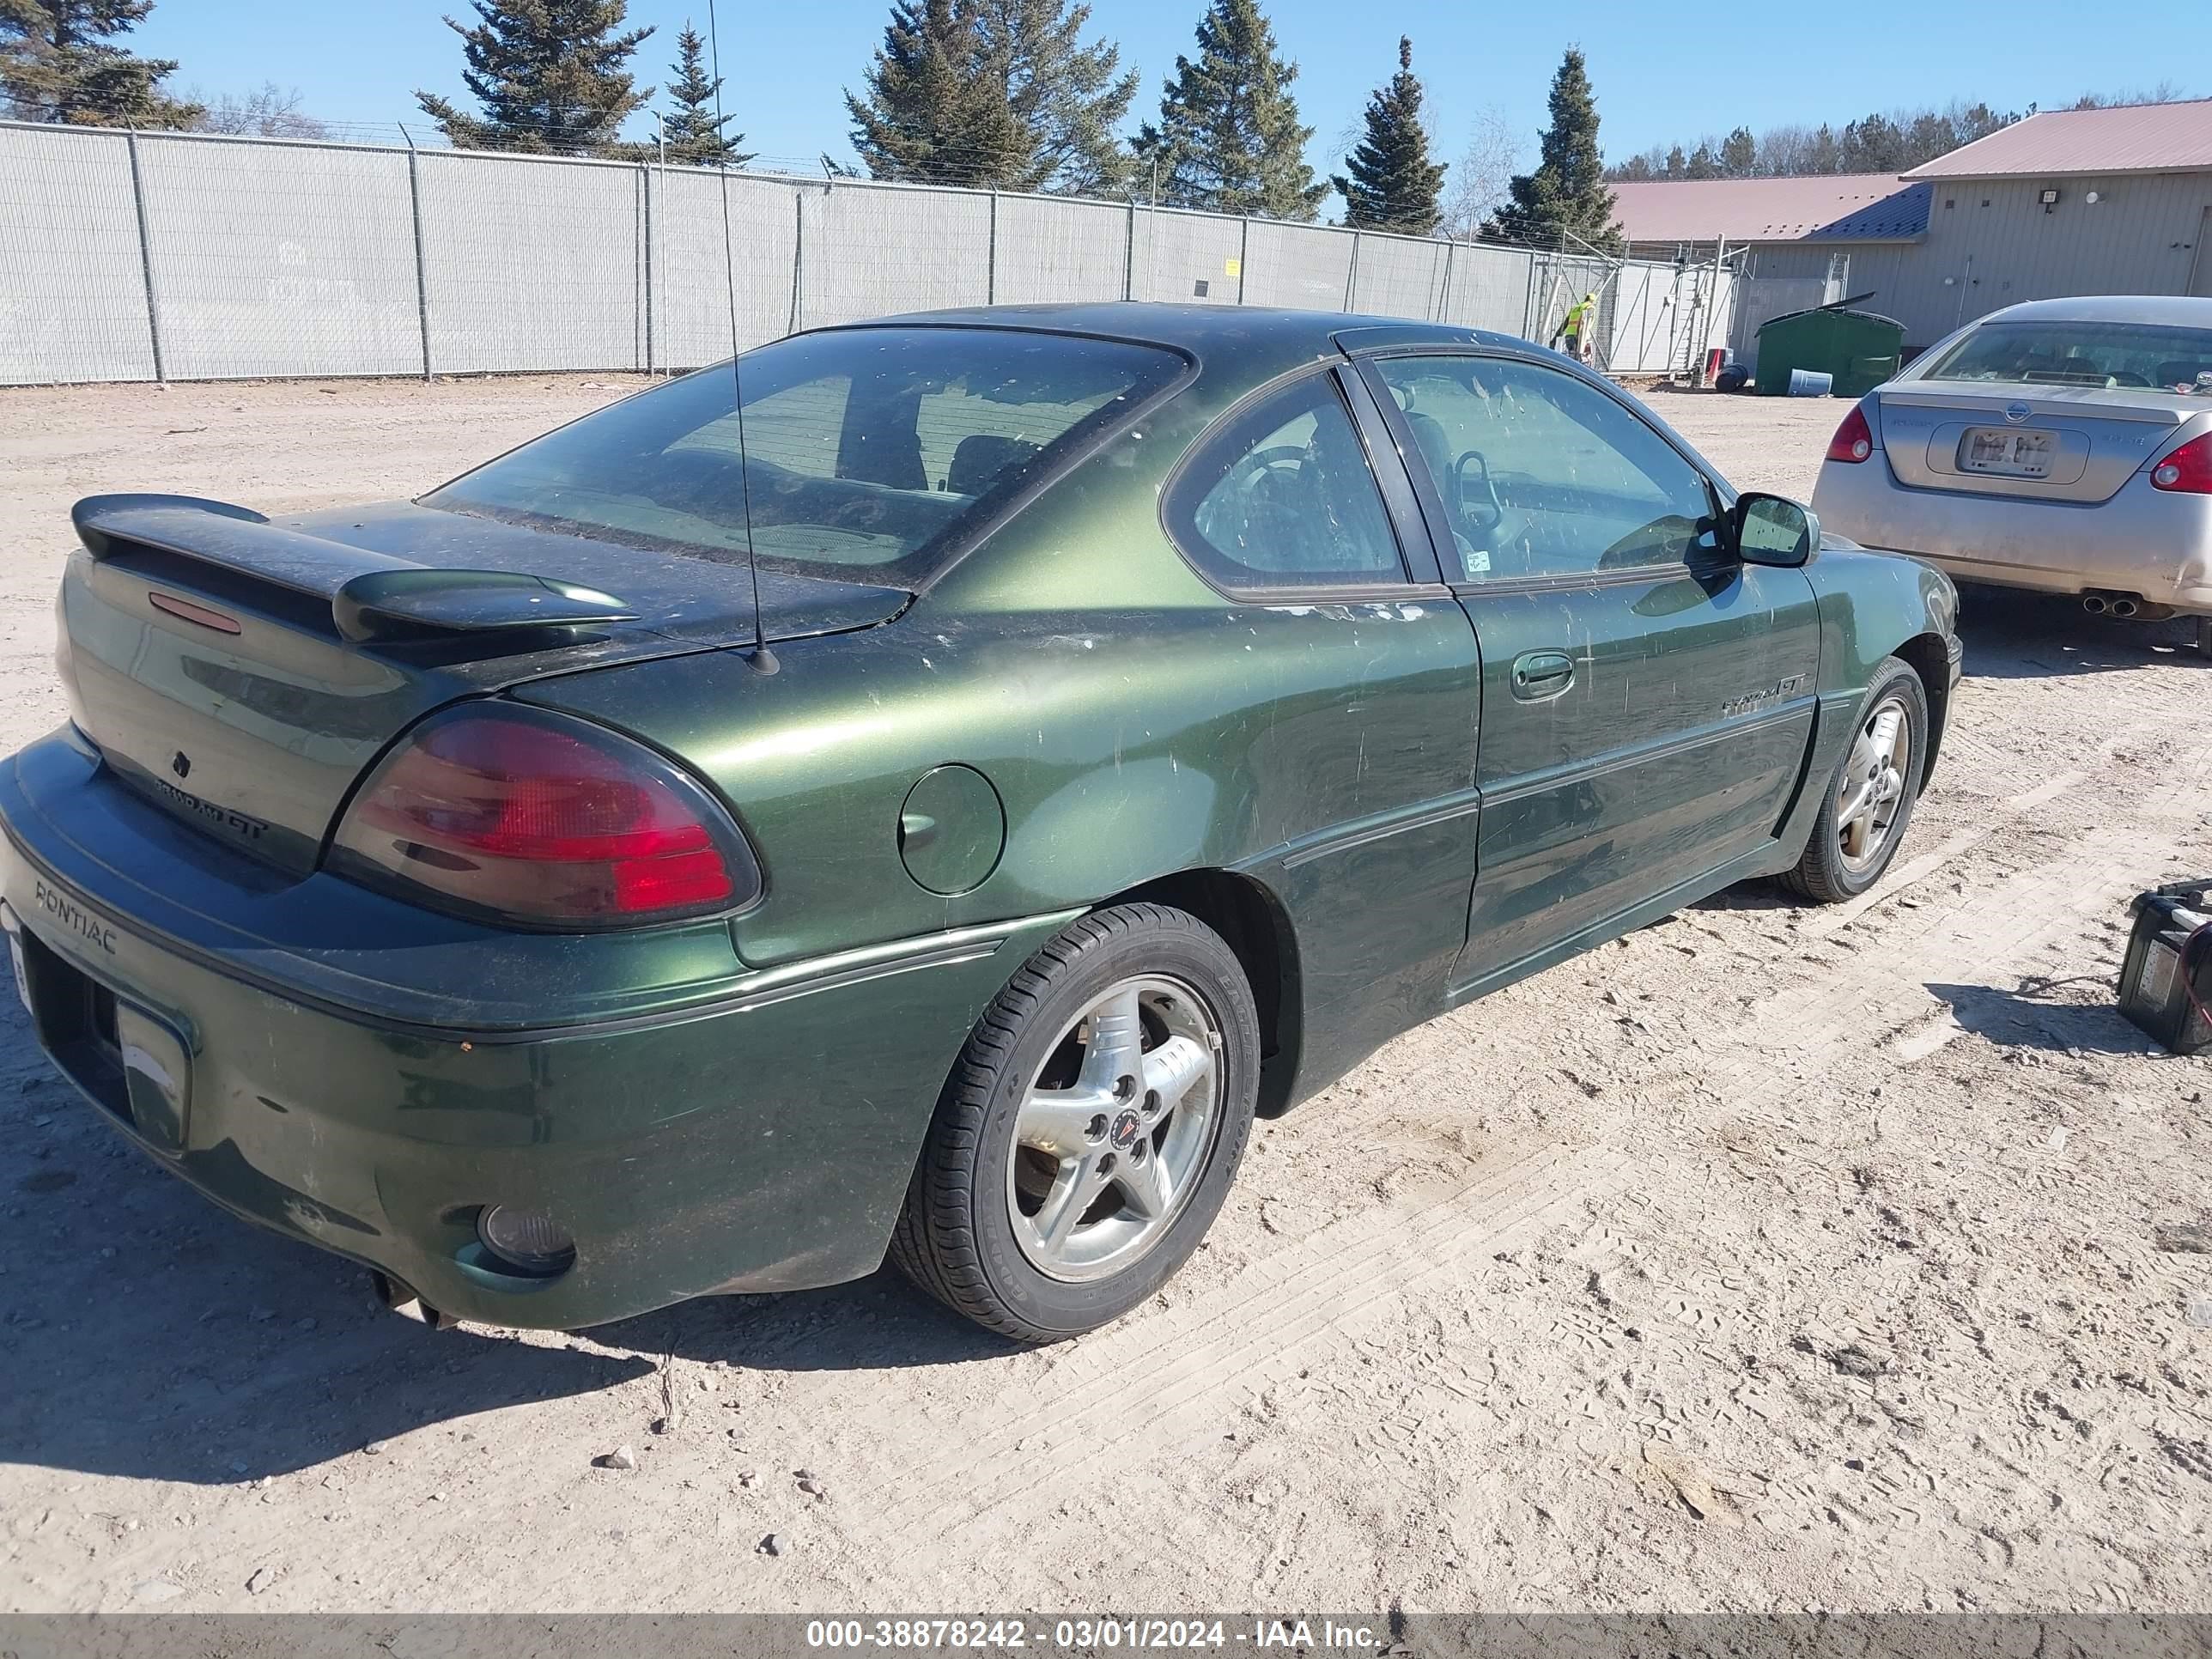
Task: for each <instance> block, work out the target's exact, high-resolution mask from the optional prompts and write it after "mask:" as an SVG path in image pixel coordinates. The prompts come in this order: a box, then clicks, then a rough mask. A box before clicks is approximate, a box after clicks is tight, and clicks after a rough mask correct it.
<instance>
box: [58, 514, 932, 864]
mask: <svg viewBox="0 0 2212 1659" xmlns="http://www.w3.org/2000/svg"><path fill="white" fill-rule="evenodd" d="M72 516H73V518H74V519H75V520H76V526H77V532H78V535H79V538H80V539H82V542H83V543H84V550H83V551H82V552H80V553H78V554H76V555H75V556H72V557H71V559H70V562H69V568H68V569H67V571H66V572H65V574H64V577H63V581H62V593H61V607H60V608H61V616H60V624H61V628H60V635H61V651H60V659H61V660H60V665H61V671H62V678H63V681H64V685H65V686H66V688H67V690H68V692H69V696H70V712H71V714H72V716H73V717H74V719H75V720H76V725H77V726H78V727H79V729H80V730H82V732H84V734H85V736H86V737H88V738H90V739H91V741H92V742H93V743H94V744H95V745H96V746H97V747H98V748H99V749H100V753H101V755H102V756H103V757H105V759H106V762H107V763H108V765H109V766H110V768H111V769H112V770H113V771H114V773H115V774H116V775H118V777H119V778H121V779H122V780H124V781H125V783H126V784H128V785H129V786H130V787H132V788H133V789H135V790H137V792H138V793H140V794H142V795H143V796H144V797H145V798H146V799H149V800H151V801H152V802H154V803H155V804H156V805H159V806H160V807H161V809H162V810H163V811H167V812H168V813H170V814H171V815H173V816H174V817H177V818H178V819H179V820H180V821H182V822H184V823H190V824H192V825H194V826H196V827H197V828H199V829H203V830H204V831H205V832H206V833H208V834H209V835H210V836H214V837H216V839H218V840H221V841H223V842H227V843H228V844H230V845H232V846H234V847H235V848H239V849H240V850H241V851H243V852H246V853H247V854H251V855H252V856H253V857H255V858H257V859H258V860H262V861H263V862H264V863H266V864H269V865H270V866H275V867H276V868H277V869H280V870H283V871H286V872H290V873H292V874H295V875H304V874H306V873H307V872H309V871H311V870H313V868H314V866H315V864H316V861H317V860H318V858H319V855H320V851H321V848H322V844H323V842H324V839H325V836H326V835H327V834H328V833H329V831H330V829H331V822H332V819H333V818H334V817H335V816H336V814H337V810H338V808H339V806H340V805H341V804H342V803H343V800H344V799H345V798H346V795H347V793H348V792H349V790H350V789H351V787H352V786H353V783H354V781H355V780H356V778H357V777H359V776H360V775H361V774H362V770H363V769H365V768H366V767H367V766H368V764H369V763H371V762H372V761H373V760H374V759H375V758H376V757H377V756H378V755H379V754H380V753H381V752H382V750H384V748H385V746H386V744H388V743H390V741H391V740H392V738H394V737H395V736H397V735H398V733H399V732H402V731H404V729H405V728H406V727H407V726H410V725H412V724H413V723H414V722H415V721H416V720H417V719H419V718H420V717H421V716H422V715H423V714H428V712H429V711H430V710H431V709H433V708H437V707H439V706H440V705H441V704H444V703H447V702H452V701H453V700H454V699H455V698H457V697H464V696H481V695H483V694H485V693H488V692H493V691H497V690H504V689H505V688H507V687H509V686H512V685H516V684H521V683H523V682H525V681H528V680H533V679H539V678H545V677H547V676H550V675H556V674H571V673H575V672H578V671H582V670H586V669H591V668H597V667H601V666H604V665H609V664H612V663H622V662H635V661H637V660H639V659H644V658H649V657H659V656H671V655H676V654H679V653H686V652H692V651H699V650H707V649H714V648H717V647H730V646H742V645H747V644H750V642H751V641H752V637H753V606H752V589H751V583H750V580H749V578H748V574H747V572H746V570H745V568H744V562H742V560H740V561H738V562H733V563H724V562H714V561H705V560H701V559H697V558H684V557H677V556H671V555H668V554H665V553H661V552H658V551H655V550H651V549H647V548H633V547H628V546H622V545H617V544H613V543H610V542H605V541H599V540H586V539H584V538H579V537H575V536H570V535H561V534H556V533H553V532H545V531H538V530H533V529H528V528H524V527H521V526H515V525H513V524H508V523H505V522H501V521H495V520H489V519H483V518H477V517H473V516H467V515H463V514H459V513H451V512H445V511H440V510H437V509H434V508H428V507H420V506H416V505H415V504H412V503H409V502H398V503H392V504H388V505H380V506H375V507H347V508H339V509H334V510H331V511H328V512H320V513H306V514H301V515H297V516H294V517H289V518H286V519H283V520H275V521H272V520H268V519H264V518H263V517H262V516H261V515H260V514H258V513H252V512H250V511H248V510H247V509H246V508H242V507H231V506H228V505H227V504H225V503H222V502H216V501H197V500H194V499H192V498H190V497H185V496H149V495H107V496H94V497H92V498H90V499H88V500H87V501H80V502H79V503H78V504H77V506H76V508H75V510H74V512H73V513H72ZM911 597H912V596H911V595H910V594H909V593H908V592H906V591H904V590H903V589H898V588H890V587H878V586H871V585H869V584H866V583H862V582H843V581H831V580H818V579H815V578H810V577H802V576H794V575H788V574H782V573H779V572H774V571H768V570H763V571H762V572H761V573H760V613H761V625H762V630H763V634H764V635H765V636H766V637H767V638H768V639H769V640H771V641H783V640H792V639H799V638H804V637H806V636H808V635H817V634H827V633H838V632H843V631H846V630H848V629H856V628H866V627H869V626H872V624H874V623H879V622H884V621H887V620H889V619H890V617H895V616H896V615H897V614H898V613H899V611H901V610H902V609H903V608H904V607H905V605H907V603H908V600H909V599H911Z"/></svg>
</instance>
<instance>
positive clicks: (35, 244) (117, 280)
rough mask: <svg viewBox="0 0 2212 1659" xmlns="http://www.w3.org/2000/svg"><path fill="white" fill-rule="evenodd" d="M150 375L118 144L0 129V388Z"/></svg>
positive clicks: (134, 219) (133, 221)
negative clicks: (48, 382)
mask: <svg viewBox="0 0 2212 1659" xmlns="http://www.w3.org/2000/svg"><path fill="white" fill-rule="evenodd" d="M153 378H154V343H153V336H152V335H151V333H150V332H149V331H148V329H147V325H146V277H145V270H144V267H143V264H141V263H140V253H139V246H138V213H137V208H136V206H134V205H133V204H132V202H131V155H130V149H129V147H128V144H127V142H126V141H125V138H124V137H123V135H122V134H121V133H119V132H73V131H68V130H66V129H64V128H60V127H48V128H45V129H40V128H32V127H0V385H7V386H21V385H26V384H34V383H43V382H46V381H54V380H152V379H153Z"/></svg>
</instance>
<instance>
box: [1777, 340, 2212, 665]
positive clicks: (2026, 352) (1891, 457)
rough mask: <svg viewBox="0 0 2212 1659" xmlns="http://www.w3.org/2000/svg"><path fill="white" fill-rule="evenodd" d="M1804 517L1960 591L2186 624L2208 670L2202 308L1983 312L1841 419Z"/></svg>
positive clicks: (2210, 407)
mask: <svg viewBox="0 0 2212 1659" xmlns="http://www.w3.org/2000/svg"><path fill="white" fill-rule="evenodd" d="M1813 506H1814V510H1815V511H1816V512H1817V513H1819V514H1820V521H1821V525H1822V527H1823V528H1824V529H1829V530H1834V531H1838V532H1841V533H1842V534H1844V535H1845V536H1849V537H1850V538H1852V539H1853V540H1855V541H1860V542H1864V543H1867V544H1869V545H1871V546H1875V547H1887V548H1895V549H1897V550H1899V551H1900V552H1905V553H1911V554H1916V555H1917V556H1919V557H1921V558H1923V559H1925V560H1927V561H1928V562H1929V563H1931V564H1935V565H1938V566H1941V567H1942V568H1943V569H1944V570H1946V571H1948V572H1949V573H1950V574H1952V575H1953V576H1954V577H1955V578H1957V579H1958V580H1961V581H1973V582H1990V583H1994V584H1996V585H1997V586H2005V587H2026V588H2034V589H2037V590H2039V591H2041V592H2050V593H2069V594H2079V595H2080V596H2081V603H2082V605H2083V606H2084V607H2085V608H2086V609H2087V610H2089V611H2093V612H2095V613H2096V614H2098V615H2100V616H2112V617H2122V618H2130V617H2132V618H2137V619H2140V620H2142V621H2146V622H2149V621H2158V620H2160V619H2162V618H2165V617H2174V616H2188V617H2196V618H2197V649H2198V650H2199V651H2201V652H2203V653H2206V654H2208V655H2212V299H2183V298H2100V299H2080V300H2037V301H2031V302H2030V303H2028V304H2027V305H2017V306H2008V307H2006V308H2005V309H2004V310H2002V311H1997V312H1992V313H1990V315H1988V316H1987V317H1984V318H1983V319H1981V320H1980V321H1978V322H1977V323H1974V324H1972V325H1969V326H1968V327H1966V328H1964V329H1961V330H1960V331H1959V332H1958V333H1956V334H1954V335H1952V336H1951V337H1949V338H1948V339H1946V340H1944V341H1943V342H1942V343H1940V344H1938V345H1936V347H1934V348H1933V349H1930V350H1929V351H1927V352H1925V353H1924V354H1923V355H1922V356H1920V357H1919V358H1917V360H1915V361H1914V362H1913V363H1912V364H1911V367H1909V368H1906V369H1905V372H1904V373H1903V374H1899V375H1898V376H1897V377H1896V378H1895V379H1894V380H1889V381H1887V382H1886V383H1885V384H1883V385H1882V386H1878V387H1876V388H1875V390H1874V391H1873V392H1869V393H1868V394H1867V396H1866V397H1865V398H1863V399H1862V400H1861V401H1860V402H1859V403H1858V404H1857V406H1856V407H1855V408H1853V409H1852V410H1851V412H1850V414H1849V415H1847V416H1844V422H1843V424H1842V426H1840V427H1838V428H1837V430H1836V435H1835V438H1834V440H1833V441H1832V442H1831V443H1830V444H1829V446H1828V455H1827V459H1826V460H1825V461H1824V462H1823V463H1822V464H1821V466H1820V483H1818V484H1817V485H1816V486H1815V487H1814V492H1813Z"/></svg>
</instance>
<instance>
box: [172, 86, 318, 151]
mask: <svg viewBox="0 0 2212 1659" xmlns="http://www.w3.org/2000/svg"><path fill="white" fill-rule="evenodd" d="M190 96H191V101H192V102H194V103H197V104H204V105H205V106H206V108H205V111H204V113H203V114H202V115H201V116H200V118H199V119H198V120H197V122H195V123H194V124H193V126H194V129H195V130H196V131H200V132H229V133H242V134H245V135H246V136H248V137H256V138H327V137H330V130H329V129H328V128H326V127H325V126H324V125H323V124H322V123H321V122H320V121H318V120H316V119H315V118H314V117H313V116H312V115H302V114H301V113H300V106H301V103H302V102H303V101H304V100H302V99H301V95H300V89H299V88H297V87H293V88H289V89H287V88H283V87H280V86H278V85H277V84H276V82H274V81H264V82H262V83H261V84H260V86H259V87H258V88H255V89H254V90H253V91H252V92H247V93H235V92H226V93H224V94H222V95H221V96H219V97H214V98H210V97H208V96H206V95H205V94H203V93H200V92H198V91H197V90H195V91H194V92H193V93H191V94H190Z"/></svg>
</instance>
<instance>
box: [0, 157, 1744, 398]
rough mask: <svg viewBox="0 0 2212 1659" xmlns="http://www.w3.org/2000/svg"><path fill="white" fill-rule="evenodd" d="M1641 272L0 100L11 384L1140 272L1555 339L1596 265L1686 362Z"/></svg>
mask: <svg viewBox="0 0 2212 1659" xmlns="http://www.w3.org/2000/svg"><path fill="white" fill-rule="evenodd" d="M1632 278H1633V282H1634V284H1635V292H1636V293H1637V294H1638V295H1639V296H1646V295H1648V293H1649V291H1650V290H1651V289H1653V286H1654V285H1655V284H1663V283H1672V282H1674V281H1675V280H1676V276H1675V273H1674V270H1672V268H1670V267H1667V266H1664V265H1656V264H1641V263H1640V262H1634V261H1632V262H1628V263H1626V264H1622V263H1621V262H1618V261H1611V262H1608V261H1592V260H1589V259H1587V258H1579V257H1574V256H1563V255H1558V254H1547V253H1536V252H1530V251H1528V250H1526V249H1522V248H1514V247H1501V246H1492V245H1490V244H1477V243H1467V242H1448V241H1440V240H1425V239H1422V238H1417V237H1408V236H1395V235H1384V234H1378V233H1375V232H1361V231H1351V230H1343V229H1338V228H1331V227H1325V226H1318V225H1293V224H1283V223H1279V222H1273V221H1269V220H1261V219H1237V218H1230V217H1225V216H1220V215H1217V214H1207V213H1198V212H1190V211H1187V210H1178V209H1170V208H1160V207H1153V206H1151V205H1148V204H1145V203H1141V202H1118V203H1117V202H1101V201H1085V200H1075V199H1070V198H1066V197H1043V196H1022V195H1012V194H1005V193H1000V192H996V191H977V190H959V189H946V188H938V187H931V186H921V185H881V184H875V183H872V182H867V181H863V180H857V179H842V178H839V179H811V178H803V177H793V176H783V175H775V174H768V173H757V172H738V173H718V172H711V171H702V170H697V169H690V168H684V167H662V166H659V165H656V164H653V163H651V162H645V163H633V162H628V161H580V160H565V159H553V158H546V157H538V156H523V155H489V154H478V153H474V152H466V151H455V150H445V149H421V150H417V149H410V148H398V147H392V146H382V145H366V144H344V143H321V142H311V141H307V140H294V139H273V138H241V137H218V136H214V135H208V134H182V133H148V132H119V131H88V130H82V129H65V128H59V127H54V126H46V125H27V124H21V123H12V122H0V385H26V384H46V383H52V382H63V381H87V380H240V379H262V378H278V377H286V376H298V375H374V374H422V375H431V374H483V373H499V372H522V371H532V370H552V369H596V370H602V371H604V370H619V369H629V370H647V371H652V370H664V369H675V368H696V367H697V366H698V365H700V364H702V363H706V362H714V361H715V360H717V359H719V358H720V357H723V356H727V355H728V354H729V353H730V351H731V350H732V349H733V347H734V348H737V349H744V348H746V347H750V346H753V345H757V344H758V343H761V342H763V341H765V340H771V339H775V338H777V337H781V336H782V335H784V334H786V333H788V332H790V331H793V330H794V329H799V328H805V327H812V326H817V325H823V324H830V323H840V322H848V321H851V320H853V319H858V318H864V317H873V316H879V315H882V314H884V313H890V312H899V311H915V310H921V309H926V308H929V307H941V306H969V305H987V304H1021V303H1043V302H1053V301H1093V300H1121V299H1131V300H1162V301H1169V300H1172V301H1185V302H1189V303H1195V304H1203V305H1269V306H1296V307H1308V308H1311V309H1316V310H1327V311H1357V312H1363V313H1370V314H1374V315H1378V316H1389V317H1408V318H1417V319H1423V320H1428V321H1437V322H1448V323H1455V324H1459V325H1465V326H1468V327H1473V328H1483V329H1491V330H1495V331H1499V332H1501V333H1506V334H1518V335H1523V336H1526V337H1529V338H1532V339H1539V340H1541V339H1544V338H1546V337H1547V333H1548V331H1549V329H1550V328H1551V327H1552V326H1553V325H1556V323H1557V321H1558V317H1557V315H1555V314H1554V313H1556V312H1558V311H1559V310H1561V309H1562V308H1563V305H1564V303H1570V302H1571V301H1561V299H1560V296H1561V295H1565V293H1566V292H1567V290H1568V289H1571V288H1576V285H1577V284H1578V283H1588V284H1589V287H1591V288H1595V289H1602V290H1603V292H1604V293H1605V295H1607V298H1606V301H1605V303H1604V304H1603V305H1602V306H1601V330H1600V334H1599V339H1598V345H1599V351H1598V362H1599V363H1600V365H1601V366H1607V367H1613V368H1616V370H1618V371H1626V370H1631V369H1633V370H1644V369H1646V368H1650V369H1652V370H1663V369H1666V368H1673V367H1680V364H1679V362H1674V361H1673V360H1674V359H1675V358H1677V357H1679V356H1680V353H1679V352H1678V351H1677V350H1676V349H1675V345H1674V342H1673V341H1671V340H1669V341H1668V343H1666V344H1665V345H1663V346H1658V347H1656V348H1655V345H1654V343H1653V340H1652V338H1651V334H1652V330H1651V327H1650V322H1649V319H1648V318H1647V319H1646V320H1645V322H1644V325H1642V327H1641V330H1640V332H1639V331H1630V335H1629V336H1628V337H1632V338H1633V339H1634V340H1635V341H1636V345H1635V349H1634V350H1633V352H1632V353H1631V354H1629V355H1630V356H1633V357H1634V358H1635V359H1636V361H1635V362H1620V363H1615V362H1613V356H1614V354H1613V350H1612V347H1613V319H1614V317H1615V315H1616V313H1620V310H1621V307H1620V303H1619V301H1618V297H1617V296H1618V295H1619V294H1620V293H1622V292H1626V288H1625V287H1624V284H1626V283H1629V282H1630V281H1631V279H1632ZM1580 291H1582V290H1581V289H1577V295H1578V294H1579V292H1580ZM733 296H734V297H733ZM1646 308H1647V310H1648V309H1649V306H1648V304H1647V307H1646ZM1715 328H1717V335H1716V336H1715V337H1717V338H1721V339H1725V338H1726V337H1727V323H1726V320H1725V319H1724V318H1723V319H1717V321H1715V320H1713V319H1708V321H1707V324H1706V328H1705V331H1706V332H1708V333H1711V332H1712V331H1713V330H1714V329H1715ZM1647 357H1660V358H1663V359H1666V361H1661V362H1653V363H1650V364H1648V365H1647V364H1646V363H1645V362H1644V361H1643V360H1644V359H1645V358H1647Z"/></svg>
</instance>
